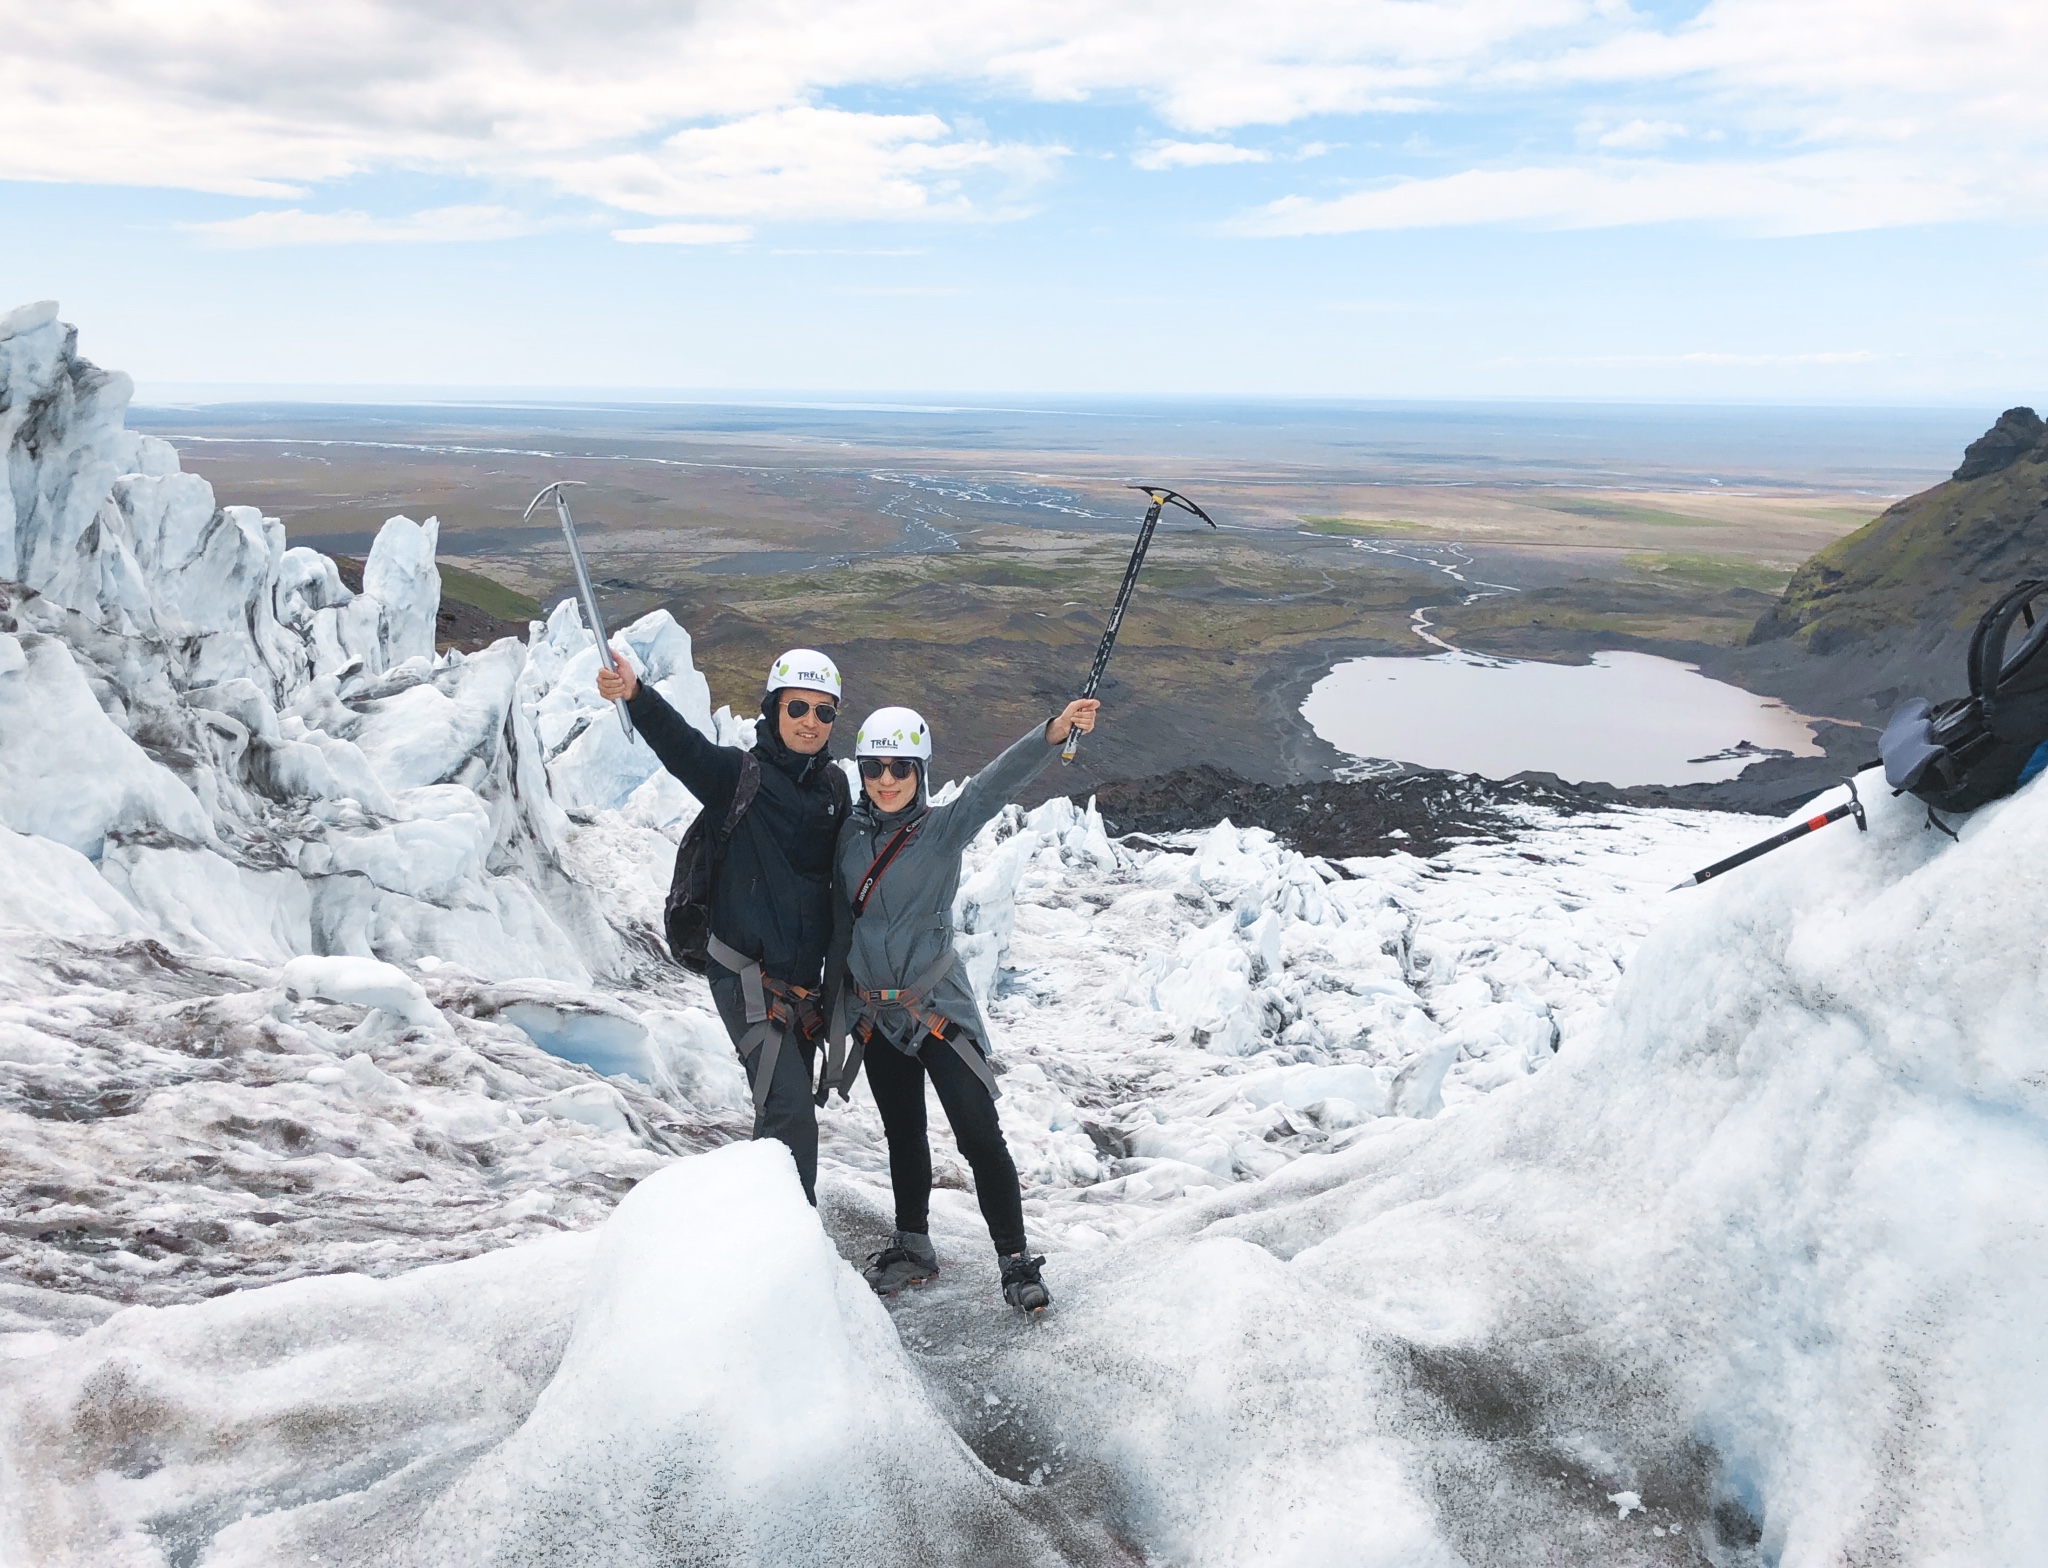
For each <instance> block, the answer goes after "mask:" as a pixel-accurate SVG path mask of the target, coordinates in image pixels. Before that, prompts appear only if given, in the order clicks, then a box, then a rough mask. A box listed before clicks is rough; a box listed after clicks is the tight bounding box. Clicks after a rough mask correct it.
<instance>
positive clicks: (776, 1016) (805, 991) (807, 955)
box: [597, 648, 851, 1204]
mask: <svg viewBox="0 0 2048 1568" xmlns="http://www.w3.org/2000/svg"><path fill="white" fill-rule="evenodd" d="M840 689H841V687H840V679H839V667H838V666H837V665H835V664H834V663H833V662H832V661H831V660H830V659H828V658H826V657H825V655H823V654H822V653H819V652H817V651H816V650H815V649H811V648H792V649H791V650H790V651H789V652H788V653H785V654H784V655H783V656H782V657H781V658H779V659H777V660H776V661H775V662H774V664H772V665H771V666H770V667H769V670H768V683H767V692H766V694H765V695H764V696H763V697H762V699H761V722H760V724H759V725H758V726H757V728H756V734H757V735H758V736H759V737H760V738H759V739H758V740H757V741H756V742H755V743H754V748H753V759H754V764H755V765H756V766H757V767H758V776H759V783H758V785H757V787H756V792H755V794H754V798H753V801H752V803H751V804H750V805H749V806H748V808H747V810H746V813H745V815H743V816H742V817H741V818H740V820H739V823H738V824H737V825H736V826H735V828H734V829H733V834H732V837H731V839H730V840H729V841H728V842H727V843H726V845H725V848H724V852H723V856H722V858H721V859H720V861H719V863H718V870H717V875H716V877H715V879H714V880H713V882H712V885H711V897H710V917H711V939H710V942H709V944H708V950H709V953H710V958H711V963H710V966H709V969H708V973H709V977H710V981H711V996H712V1000H713V1001H714V1002H716V1003H717V1006H718V1012H719V1016H720V1018H721V1019H723V1020H724V1023H725V1028H726V1032H727V1033H728V1034H730V1035H731V1036H732V1040H733V1045H734V1047H735V1048H736V1049H737V1050H738V1051H739V1053H740V1060H741V1061H742V1062H743V1063H744V1064H745V1066H746V1070H747V1080H748V1082H749V1083H750V1084H752V1085H753V1089H754V1136H755V1137H756V1138H777V1139H780V1140H781V1141H782V1142H783V1143H785V1144H787V1145H788V1146H789V1152H790V1153H791V1154H792V1155H794V1156H795V1157H796V1168H797V1174H798V1176H799V1177H801V1178H802V1180H803V1187H804V1196H805V1197H807V1198H809V1199H810V1200H811V1202H812V1203H814V1204H815V1203H816V1202H817V1201H818V1200H817V1181H818V1119H817V1111H816V1109H815V1107H814V1106H813V1104H812V1101H811V1092H810V1089H811V1077H812V1073H811V1064H812V1061H813V1058H814V1057H815V1055H816V1053H817V1045H818V1039H819V1037H820V1035H822V1033H823V1032H824V1020H823V1017H822V1015H821V1013H820V1010H819V988H820V981H821V980H822V978H823V973H824V966H825V949H826V947H827V946H828V945H829V944H830V941H831V937H832V847H833V843H834V841H835V840H836V839H837V837H838V834H839V825H840V823H841V822H843V821H845V819H846V813H847V809H848V807H849V805H850V804H851V789H850V786H849V785H848V784H847V781H846V775H845V774H844V773H843V772H841V771H840V769H839V768H837V767H836V766H834V765H833V762H832V759H831V758H830V757H829V756H827V755H826V746H827V743H828V742H829V741H830V740H831V739H832V725H833V721H834V720H835V719H837V718H838V716H839V715H838V709H839V698H840ZM597 691H598V695H599V696H601V697H603V698H604V699H605V700H606V701H607V702H617V701H620V700H623V701H624V702H625V704H626V709H627V712H629V713H630V714H631V715H632V718H633V727H634V728H635V729H636V730H638V731H639V732H640V737H641V739H643V740H645V741H646V742H647V744H648V745H649V746H650V747H652V748H653V750H654V754H655V756H657V757H659V758H660V759H661V764H662V766H663V767H665V768H667V769H668V770H669V772H671V773H673V774H674V775H675V776H676V777H677V778H679V779H681V780H682V782H683V785H684V787H685V788H686V789H688V790H689V792H690V793H691V794H692V795H695V796H696V797H697V801H698V803H699V805H701V806H702V808H703V810H704V813H705V820H706V822H707V823H708V824H712V825H716V824H720V823H723V822H724V820H725V816H726V812H727V810H728V808H729V807H730V806H731V805H732V803H733V796H734V792H735V791H736V790H738V789H739V787H740V782H741V777H742V774H743V773H744V772H747V771H750V769H749V764H748V760H747V756H746V753H744V752H742V751H741V750H740V749H739V748H738V747H736V746H718V745H714V744H713V743H712V742H711V741H709V740H706V739H705V738H704V736H702V735H701V734H699V733H698V732H697V731H696V730H695V729H693V728H691V726H690V725H689V723H688V722H687V721H686V720H685V719H684V718H683V717H682V715H681V714H679V713H677V712H676V710H675V709H674V708H671V707H670V706H669V705H668V703H667V702H666V701H665V700H664V699H663V698H662V695H661V693H659V692H657V691H655V690H654V689H653V688H652V687H650V686H646V685H643V684H642V683H641V681H640V680H639V678H638V677H637V676H636V675H635V674H634V673H633V671H632V669H631V667H630V666H628V665H627V664H626V662H625V661H624V659H621V660H620V661H619V667H618V669H617V671H616V672H614V671H611V670H607V669H604V668H601V667H600V669H599V670H598V675H597Z"/></svg>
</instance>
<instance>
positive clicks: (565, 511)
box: [519, 479, 633, 740]
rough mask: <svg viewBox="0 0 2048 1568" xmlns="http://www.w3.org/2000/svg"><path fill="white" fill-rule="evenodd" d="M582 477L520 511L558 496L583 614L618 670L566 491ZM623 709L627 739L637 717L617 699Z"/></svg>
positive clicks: (561, 483) (560, 483)
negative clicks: (585, 563) (628, 713)
mask: <svg viewBox="0 0 2048 1568" xmlns="http://www.w3.org/2000/svg"><path fill="white" fill-rule="evenodd" d="M582 483H583V481H582V480H581V479H557V480H556V481H555V482H554V483H553V484H551V485H549V486H548V487H547V488H546V489H545V490H543V491H541V493H540V494H539V495H537V496H535V497H534V498H533V499H532V500H531V501H528V502H527V503H526V510H525V511H524V512H523V513H521V514H520V518H519V520H520V521H521V522H522V523H523V522H525V521H526V520H527V519H528V518H529V517H531V516H533V514H534V510H535V509H536V508H537V507H538V506H539V505H540V504H541V502H543V501H545V500H546V499H547V498H548V497H549V496H553V497H554V498H555V516H556V517H557V518H558V519H560V521H561V524H562V537H563V538H564V539H566V540H568V541H569V562H570V564H571V565H572V566H574V567H575V568H576V593H577V596H578V597H580V598H581V599H582V600H583V618H584V619H585V620H587V621H588V622H589V623H590V630H591V633H592V634H593V635H594V636H595V637H596V638H597V656H598V657H599V658H600V659H602V660H603V661H604V667H605V668H606V669H608V670H610V671H611V672H612V673H613V674H617V673H618V668H619V661H618V657H617V655H615V654H614V653H613V652H612V643H611V638H610V637H609V636H607V635H606V633H605V629H604V617H603V616H602V615H600V614H599V613H598V609H597V595H596V593H595V592H593V591H592V589H591V586H590V568H589V567H587V566H585V565H584V564H583V545H582V543H581V541H579V540H578V539H577V537H576V523H575V521H574V519H572V518H571V517H570V516H569V500H568V497H567V496H565V495H563V494H562V492H563V491H564V490H565V489H567V488H568V487H569V486H570V485H581V484H582ZM612 706H613V707H615V708H617V709H618V710H619V727H620V728H621V729H623V730H624V731H625V732H626V739H627V740H631V739H633V721H632V719H631V718H630V717H629V716H628V715H627V713H626V704H625V703H624V702H623V701H620V702H615V703H613V704H612Z"/></svg>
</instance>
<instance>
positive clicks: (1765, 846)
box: [1671, 779, 1870, 893]
mask: <svg viewBox="0 0 2048 1568" xmlns="http://www.w3.org/2000/svg"><path fill="white" fill-rule="evenodd" d="M1844 817H1854V818H1855V819H1856V827H1857V830H1858V831H1859V832H1864V833H1867V832H1869V831H1870V821H1869V819H1868V818H1867V817H1865V816H1864V814H1863V802H1862V800H1861V799H1860V798H1859V797H1858V796H1857V794H1856V781H1855V780H1854V779H1851V780H1849V798H1848V799H1847V800H1845V801H1843V802H1842V804H1841V805H1839V806H1836V807H1834V808H1833V809H1831V810H1828V811H1823V812H1822V813H1821V814H1820V815H1819V816H1817V817H1808V818H1807V819H1806V820H1805V821H1804V822H1801V823H1797V824H1795V825H1794V826H1792V827H1789V828H1787V829H1785V831H1784V832H1782V833H1775V834H1773V835H1772V836H1771V837H1769V838H1767V839H1765V840H1764V841H1763V842H1762V843H1761V844H1752V845H1750V846H1749V848H1747V849H1744V850H1739V851H1737V852H1736V853H1735V854H1732V855H1730V856H1729V857H1728V858H1727V859H1726V860H1717V861H1715V862H1714V863H1713V864H1712V865H1711V866H1708V867H1707V868H1706V869H1705V870H1704V871H1695V872H1694V873H1693V874H1692V875H1691V876H1690V877H1688V878H1686V880H1685V881H1683V882H1681V883H1679V884H1678V887H1675V888H1673V889H1672V890H1671V891H1672V892H1674V893H1676V892H1678V891H1679V889H1680V888H1688V887H1698V886H1699V885H1700V884H1701V883H1702V882H1707V881H1711V880H1712V879H1713V878H1715V877H1717V876H1719V875H1721V873H1722V872H1724V871H1733V870H1734V869H1735V868H1736V867H1737V866H1746V865H1748V864H1749V863H1750V862H1751V861H1752V860H1755V859H1756V858H1757V857H1758V856H1759V855H1768V854H1769V853H1770V852H1771V851H1772V850H1774V849H1783V848H1784V847H1785V846H1786V845H1787V844H1789V843H1791V842H1792V841H1793V840H1794V839H1802V838H1804V837H1806V835H1807V834H1809V833H1818V832H1819V831H1820V830H1821V829H1822V828H1824V827H1826V826H1827V825H1828V824H1829V823H1830V822H1840V821H1841V820H1842V818H1844Z"/></svg>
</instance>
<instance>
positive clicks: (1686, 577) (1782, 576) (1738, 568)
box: [1621, 552, 1792, 593]
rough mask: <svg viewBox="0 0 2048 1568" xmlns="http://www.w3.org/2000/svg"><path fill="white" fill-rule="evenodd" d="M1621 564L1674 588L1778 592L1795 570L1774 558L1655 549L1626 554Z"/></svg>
mask: <svg viewBox="0 0 2048 1568" xmlns="http://www.w3.org/2000/svg"><path fill="white" fill-rule="evenodd" d="M1621 564H1622V565H1623V566H1625V567H1627V568H1628V569H1629V570H1630V571H1632V572H1637V573H1643V574H1647V575H1648V576H1649V577H1651V578H1652V579H1653V580H1655V581H1657V582H1661V583H1666V584H1669V585H1670V586H1672V587H1678V586H1681V585H1684V586H1687V587H1698V588H1707V589H1711V590H1714V591H1716V592H1719V591H1720V590H1722V589H1727V588H1753V589H1756V590H1758V591H1760V592H1763V593H1777V592H1779V591H1780V590H1782V589H1783V588H1784V586H1785V581H1786V579H1787V578H1788V577H1789V576H1790V575H1791V571H1792V569H1791V568H1790V567H1788V566H1781V565H1778V564H1777V563H1775V562H1772V561H1744V560H1740V559H1737V558H1735V557H1732V556H1725V555H1669V554H1664V553H1660V552H1651V553H1645V554H1641V555H1625V556H1623V557H1622V558H1621Z"/></svg>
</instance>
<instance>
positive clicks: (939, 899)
mask: <svg viewBox="0 0 2048 1568" xmlns="http://www.w3.org/2000/svg"><path fill="white" fill-rule="evenodd" d="M1058 752H1059V748H1058V747H1057V746H1054V745H1051V744H1049V743H1048V742H1047V741H1046V738H1045V721H1044V720H1041V721H1040V722H1039V723H1038V724H1036V725H1034V726H1033V727H1032V729H1031V730H1030V732H1029V733H1028V734H1026V735H1025V736H1024V738H1023V739H1022V740H1020V741H1018V742H1017V743H1016V744H1015V745H1013V746H1011V747H1010V748H1009V750H1007V751H1005V752H1004V753H1003V754H1002V755H1001V756H1000V757H998V758H996V759H995V761H993V762H991V763H990V764H989V765H988V766H987V767H985V768H983V769H982V770H981V771H980V772H979V773H977V774H975V775H974V777H973V778H971V779H969V780H968V781H967V783H966V785H965V787H963V788H962V789H961V791H960V793H959V794H958V795H957V796H955V797H954V798H953V799H952V800H950V801H948V802H947V803H946V804H945V805H943V806H928V805H927V804H926V801H927V798H928V797H927V794H926V791H925V787H924V783H923V781H922V779H920V781H919V784H918V791H917V800H916V801H915V803H914V804H912V805H909V806H906V807H904V808H903V809H902V810H901V811H898V812H894V813H891V814H890V815H888V816H884V815H883V814H882V813H881V812H880V811H878V810H877V809H876V808H875V803H874V802H873V801H871V800H869V799H868V798H867V795H866V793H865V792H863V793H862V794H861V796H860V798H859V799H858V800H856V801H855V802H854V807H853V812H852V815H850V816H849V817H848V818H847V820H846V823H845V825H844V826H843V827H841V828H840V830H839V849H838V852H837V855H836V856H835V866H834V871H833V879H832V881H833V886H832V912H833V923H834V926H835V931H834V935H833V942H832V953H833V958H834V960H835V961H834V962H833V963H831V964H830V965H828V975H829V976H830V977H831V978H830V979H828V982H827V983H828V986H831V985H835V984H836V985H837V986H839V987H840V988H841V990H840V998H839V1000H840V1001H841V1003H842V1004H843V1005H842V1006H840V1007H835V1008H834V1010H833V1016H834V1018H835V1022H836V1020H837V1019H839V1018H842V1017H844V1018H851V1017H853V1016H855V1015H856V1014H857V1012H858V1007H859V999H858V998H857V997H855V996H853V995H851V994H850V993H849V992H848V991H847V990H845V989H844V983H845V980H846V979H847V978H848V977H849V976H850V978H851V980H852V983H853V984H854V985H856V986H859V987H860V988H861V989H862V990H867V991H879V990H882V989H885V988H888V987H904V986H909V985H911V984H912V983H913V982H915V981H916V980H917V979H918V978H919V976H921V975H923V974H925V973H926V972H927V971H929V970H930V969H931V968H932V967H933V966H934V965H935V964H937V963H939V962H940V961H941V960H943V959H944V958H945V956H946V955H947V954H948V953H949V952H951V951H952V948H953V895H954V894H955V893H956V892H957V891H958V890H959V887H960V856H961V854H962V853H963V852H964V851H965V850H966V848H967V846H968V844H970V843H971V842H973V839H974V835H975V834H977V833H979V832H980V831H981V830H982V828H983V826H984V825H985V824H986V823H987V822H988V821H989V819H990V818H992V817H993V816H995V814H996V813H997V812H999V811H1001V810H1002V809H1003V807H1004V806H1005V805H1007V804H1008V803H1009V802H1010V800H1011V799H1012V797H1014V796H1015V795H1016V794H1017V792H1018V791H1019V790H1021V789H1023V787H1024V786H1025V785H1026V784H1029V783H1030V782H1031V781H1032V780H1033V779H1034V778H1036V777H1037V776H1038V774H1039V773H1040V772H1041V771H1043V769H1044V768H1045V766H1046V764H1047V763H1049V762H1051V761H1052V759H1053V758H1054V757H1055V756H1056V755H1058ZM920 812H921V813H923V814H924V821H923V824H922V825H921V826H920V827H919V828H918V830H917V833H916V835H915V836H914V837H912V838H911V840H910V841H909V843H907V844H906V845H905V846H904V847H903V849H902V851H901V852H900V853H898V855H897V856H896V858H895V860H894V861H892V862H891V863H890V865H889V869H888V872H887V874H886V875H884V876H883V877H882V879H881V880H880V881H879V882H877V883H876V884H875V889H874V891H873V892H872V893H871V894H869V895H868V902H867V907H866V909H865V910H864V911H863V912H862V914H861V917H860V918H859V919H858V920H855V919H854V918H853V914H852V910H853V896H854V894H855V892H856V891H858V890H859V888H860V884H861V881H862V879H863V878H864V877H866V875H867V873H868V867H869V866H871V865H873V864H874V861H875V856H877V855H878V854H880V853H881V852H882V851H883V850H884V849H885V848H887V847H888V844H889V841H890V839H892V838H893V837H894V836H895V834H896V830H897V829H898V828H900V827H902V826H903V824H904V823H906V822H908V821H910V820H912V819H913V818H914V817H915V816H917V815H918V814H919V813H920ZM922 1007H923V1010H924V1011H926V1012H930V1013H941V1014H943V1015H945V1017H947V1018H948V1019H950V1020H951V1021H952V1022H953V1023H955V1024H957V1025H959V1027H960V1032H961V1033H962V1034H965V1035H968V1036H970V1037H971V1040H972V1044H973V1045H974V1047H975V1048H976V1049H977V1050H979V1051H980V1052H981V1054H982V1055H983V1056H986V1055H987V1054H988V1025H987V1023H986V1022H985V1021H984V1020H983V1019H982V1016H981V1009H980V1008H979V1007H978V1006H976V1005H975V1001H974V992H973V990H972V988H971V987H969V985H968V983H967V973H966V971H965V970H964V969H962V968H961V967H960V965H959V964H958V963H955V964H954V965H953V967H952V968H951V969H950V970H948V971H947V972H946V973H945V974H944V975H943V976H942V977H941V978H940V979H938V980H937V981H935V982H933V983H932V984H931V985H930V986H929V987H927V988H925V989H924V990H923V992H922ZM878 1022H879V1025H880V1028H879V1032H880V1033H881V1034H883V1035H884V1036H886V1037H887V1038H888V1039H889V1040H890V1042H891V1043H892V1044H894V1045H895V1046H896V1047H897V1048H898V1049H900V1050H903V1051H905V1052H908V1053H909V1054H912V1055H915V1054H916V1052H917V1050H918V1049H919V1048H920V1047H921V1046H922V1045H923V1043H924V1034H923V1031H922V1030H919V1029H918V1028H917V1027H916V1025H914V1024H913V1023H912V1022H911V1020H910V1019H909V1018H908V1017H906V1016H905V1015H904V1014H903V1013H902V1012H900V1011H896V1010H885V1011H883V1013H882V1014H881V1016H880V1018H879V1020H878Z"/></svg>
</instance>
